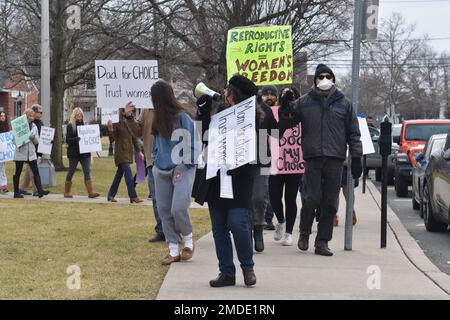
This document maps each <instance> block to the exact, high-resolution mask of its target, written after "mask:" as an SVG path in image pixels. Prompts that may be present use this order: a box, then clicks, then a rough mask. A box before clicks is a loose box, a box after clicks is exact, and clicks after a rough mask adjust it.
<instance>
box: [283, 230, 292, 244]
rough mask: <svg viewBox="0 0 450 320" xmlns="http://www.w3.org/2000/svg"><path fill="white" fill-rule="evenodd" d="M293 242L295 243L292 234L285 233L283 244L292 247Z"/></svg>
mask: <svg viewBox="0 0 450 320" xmlns="http://www.w3.org/2000/svg"><path fill="white" fill-rule="evenodd" d="M292 244H293V241H292V234H289V233H285V234H284V236H283V241H281V245H282V246H285V247H290V246H292Z"/></svg>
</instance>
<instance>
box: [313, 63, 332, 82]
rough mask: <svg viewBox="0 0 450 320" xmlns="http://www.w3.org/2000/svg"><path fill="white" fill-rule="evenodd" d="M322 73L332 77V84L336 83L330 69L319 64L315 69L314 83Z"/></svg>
mask: <svg viewBox="0 0 450 320" xmlns="http://www.w3.org/2000/svg"><path fill="white" fill-rule="evenodd" d="M322 73H329V74H331V75H332V76H333V82H334V83H336V77H335V75H334V72H333V70H331V69H330V67H328V66H327V65H326V64H323V63H321V64H319V65H318V66H317V68H316V74H315V75H314V82H316V79H317V77H318V76H320V75H321V74H322Z"/></svg>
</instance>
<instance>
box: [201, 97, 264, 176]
mask: <svg viewBox="0 0 450 320" xmlns="http://www.w3.org/2000/svg"><path fill="white" fill-rule="evenodd" d="M255 106H256V97H251V98H249V99H247V100H245V101H243V102H241V103H239V104H237V105H235V106H233V107H229V108H227V109H226V110H224V111H222V112H220V113H218V114H215V115H214V116H212V117H211V123H210V126H209V137H208V141H209V143H208V166H207V177H206V179H211V178H214V177H215V176H217V171H218V170H219V169H220V170H221V171H224V170H232V169H236V168H239V167H242V166H243V165H246V164H248V163H251V162H253V161H255V160H256V123H255V121H256V119H255V118H256V109H255ZM230 180H231V179H230Z"/></svg>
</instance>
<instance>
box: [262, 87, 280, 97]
mask: <svg viewBox="0 0 450 320" xmlns="http://www.w3.org/2000/svg"><path fill="white" fill-rule="evenodd" d="M269 93H270V94H272V95H273V96H275V97H276V96H278V89H277V87H275V86H264V87H262V89H261V94H262V95H263V96H266V95H268V94H269Z"/></svg>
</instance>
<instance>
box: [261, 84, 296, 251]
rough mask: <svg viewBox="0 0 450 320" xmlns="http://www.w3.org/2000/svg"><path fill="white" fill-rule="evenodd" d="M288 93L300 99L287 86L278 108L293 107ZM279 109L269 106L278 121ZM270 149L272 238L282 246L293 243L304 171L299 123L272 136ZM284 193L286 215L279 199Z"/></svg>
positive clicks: (290, 108)
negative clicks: (275, 218) (274, 224)
mask: <svg viewBox="0 0 450 320" xmlns="http://www.w3.org/2000/svg"><path fill="white" fill-rule="evenodd" d="M287 92H290V93H292V94H291V95H289V97H292V99H293V100H294V99H298V98H299V96H298V92H295V89H294V90H292V89H291V88H289V87H288V88H286V89H285V90H283V91H282V93H281V95H280V101H282V102H283V104H285V105H282V106H281V108H282V109H284V110H292V108H293V101H289V100H288V99H284V96H285V95H286V94H287ZM278 109H279V107H277V106H275V107H272V110H273V113H274V116H275V118H276V119H277V120H278ZM270 150H271V152H272V175H271V176H270V180H269V194H270V203H271V205H272V208H273V210H274V213H275V215H276V217H277V220H278V224H277V226H276V228H275V233H274V240H275V241H279V240H282V242H281V245H283V246H292V244H293V241H292V231H293V229H294V224H295V220H296V218H297V194H298V190H299V185H300V177H301V175H302V174H303V173H304V171H305V169H304V168H305V167H304V166H305V163H304V161H303V152H302V142H301V127H300V124H298V125H297V126H295V127H294V128H292V129H289V130H286V132H285V133H284V135H283V137H281V139H279V140H276V139H273V138H272V139H271V143H270ZM283 193H284V205H285V207H286V216H285V213H284V212H285V210H284V208H283V201H282V199H283Z"/></svg>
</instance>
